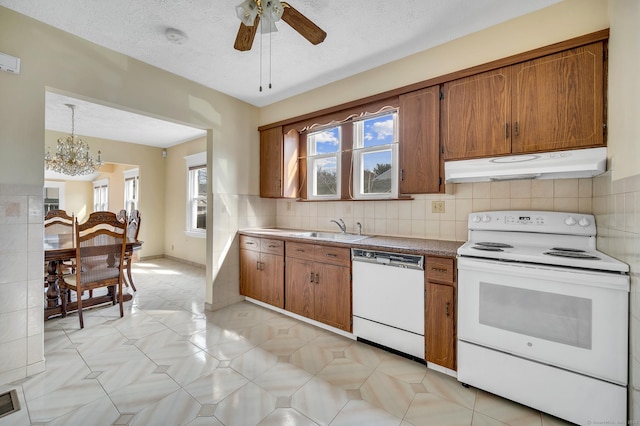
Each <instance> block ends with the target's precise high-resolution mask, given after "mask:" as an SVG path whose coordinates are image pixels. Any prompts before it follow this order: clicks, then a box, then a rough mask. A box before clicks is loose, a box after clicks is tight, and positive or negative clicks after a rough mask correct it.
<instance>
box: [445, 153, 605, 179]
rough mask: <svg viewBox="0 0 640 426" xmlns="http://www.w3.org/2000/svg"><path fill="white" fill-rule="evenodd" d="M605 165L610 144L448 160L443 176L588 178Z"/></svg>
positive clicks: (461, 177)
mask: <svg viewBox="0 0 640 426" xmlns="http://www.w3.org/2000/svg"><path fill="white" fill-rule="evenodd" d="M606 167H607V148H586V149H574V150H570V151H554V152H542V153H532V154H519V155H510V156H505V157H492V158H479V159H475V160H457V161H446V162H445V163H444V177H445V181H446V182H449V183H461V182H491V181H501V180H517V179H565V178H585V177H593V176H597V175H599V174H601V173H604V172H605V170H606Z"/></svg>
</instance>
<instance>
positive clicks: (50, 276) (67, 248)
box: [44, 234, 142, 320]
mask: <svg viewBox="0 0 640 426" xmlns="http://www.w3.org/2000/svg"><path fill="white" fill-rule="evenodd" d="M141 246H142V241H140V240H128V241H127V247H126V250H128V251H131V250H137V249H139V248H140V247H141ZM75 257H76V248H75V246H74V244H73V235H72V234H53V235H45V237H44V261H45V262H46V263H47V276H46V278H45V279H46V281H47V291H46V304H45V307H44V319H45V320H47V319H49V318H51V317H53V316H57V315H61V314H62V300H61V299H60V297H61V294H60V287H59V285H58V280H60V279H62V277H61V276H60V268H59V265H60V264H61V263H62V262H65V261H69V260H72V259H75ZM114 291H115V286H114V287H109V289H108V292H107V293H106V294H98V295H93V294H91V295H90V296H89V298H87V299H82V307H83V308H86V307H89V306H95V305H100V304H103V303H107V302H112V300H113V298H112V293H113V292H114ZM132 297H133V296H131V294H129V293H124V294H123V295H122V298H123V300H124V301H125V302H126V301H128V300H131V298H132ZM77 309H78V303H77V302H75V301H70V302H69V303H67V313H68V312H72V311H75V310H77Z"/></svg>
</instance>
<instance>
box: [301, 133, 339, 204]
mask: <svg viewBox="0 0 640 426" xmlns="http://www.w3.org/2000/svg"><path fill="white" fill-rule="evenodd" d="M333 128H337V129H338V135H339V140H340V141H339V145H338V150H337V151H336V152H332V153H328V154H317V153H316V144H315V143H314V142H313V135H315V134H317V133H321V132H323V131H325V130H327V129H333ZM332 158H335V161H336V194H335V195H318V194H316V188H317V177H318V175H317V173H316V170H317V168H318V165H319V164H321V163H322V162H323V161H325V160H327V159H332ZM341 158H342V127H341V126H340V125H339V124H337V125H331V126H325V127H323V128H322V129H318V130H314V131H313V132H309V133H308V134H307V176H308V178H307V199H308V200H339V199H340V197H341V193H340V192H341V191H340V190H341V188H342V179H341V177H342V161H341Z"/></svg>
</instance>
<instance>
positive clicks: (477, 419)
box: [471, 412, 507, 426]
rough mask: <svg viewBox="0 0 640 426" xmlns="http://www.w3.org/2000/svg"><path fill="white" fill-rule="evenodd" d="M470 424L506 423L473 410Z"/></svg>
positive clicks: (486, 425)
mask: <svg viewBox="0 0 640 426" xmlns="http://www.w3.org/2000/svg"><path fill="white" fill-rule="evenodd" d="M471 426H507V424H506V423H502V422H501V421H498V420H496V419H492V418H491V417H489V416H485V415H484V414H481V413H478V412H475V413H473V420H472V421H471Z"/></svg>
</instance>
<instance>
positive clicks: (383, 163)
mask: <svg viewBox="0 0 640 426" xmlns="http://www.w3.org/2000/svg"><path fill="white" fill-rule="evenodd" d="M362 164H363V169H364V170H363V176H362V177H363V180H362V192H363V193H364V194H389V193H391V173H392V172H393V168H392V167H391V164H392V153H391V150H390V149H386V150H384V151H374V152H369V153H364V154H363V155H362Z"/></svg>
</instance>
